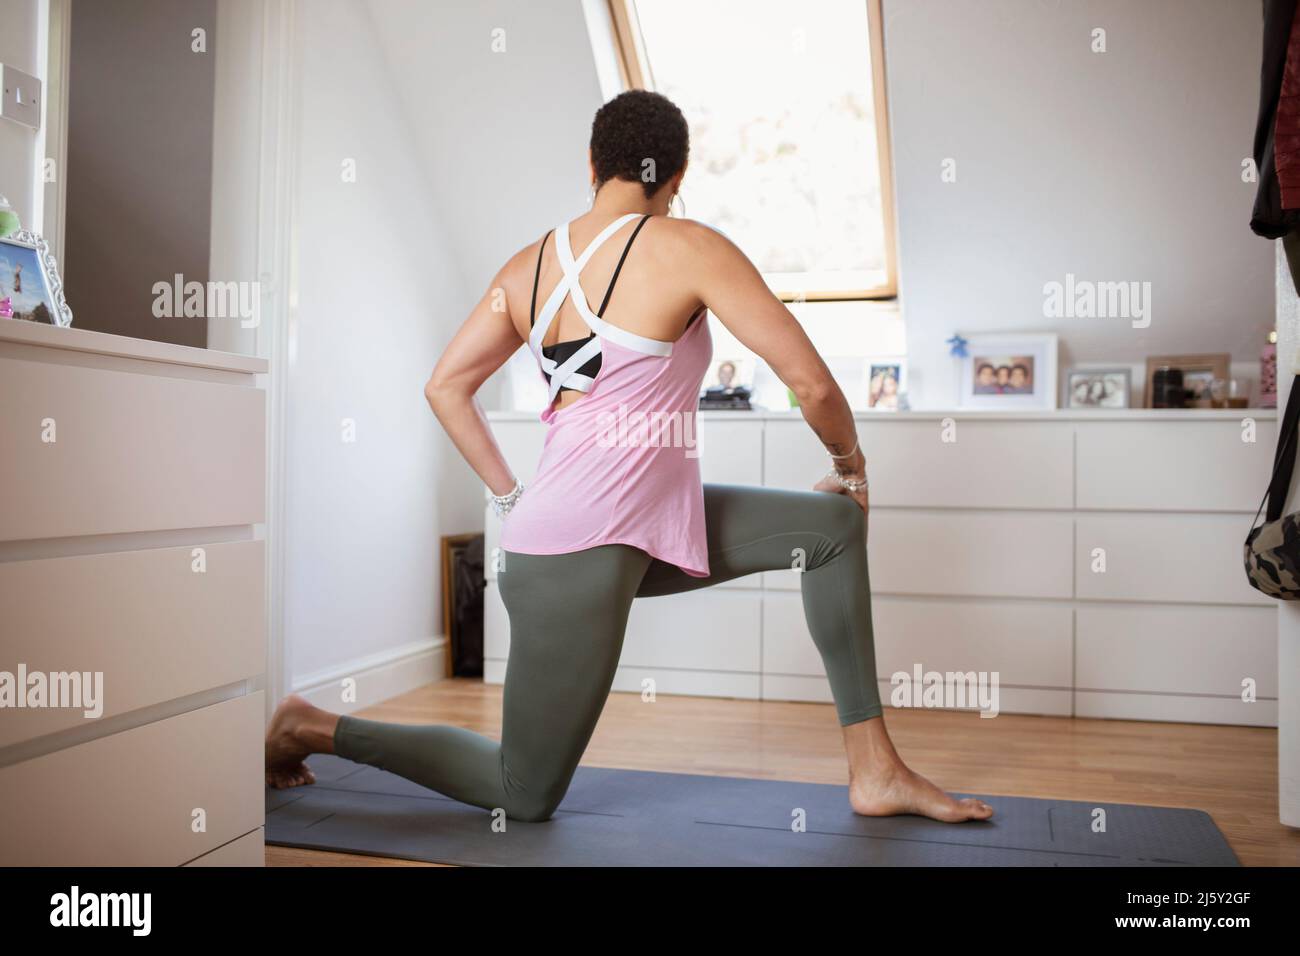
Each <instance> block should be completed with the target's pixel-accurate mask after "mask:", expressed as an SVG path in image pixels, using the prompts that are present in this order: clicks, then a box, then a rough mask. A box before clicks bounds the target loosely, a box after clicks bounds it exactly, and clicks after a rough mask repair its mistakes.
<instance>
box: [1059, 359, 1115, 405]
mask: <svg viewBox="0 0 1300 956" xmlns="http://www.w3.org/2000/svg"><path fill="white" fill-rule="evenodd" d="M1132 394H1133V372H1132V370H1131V369H1129V368H1121V367H1116V368H1072V369H1069V370H1068V371H1067V372H1066V373H1065V396H1064V401H1063V402H1062V403H1061V404H1062V407H1064V408H1075V409H1080V408H1129V407H1130V403H1131V396H1132Z"/></svg>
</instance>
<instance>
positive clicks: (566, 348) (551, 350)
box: [528, 216, 650, 392]
mask: <svg viewBox="0 0 1300 956" xmlns="http://www.w3.org/2000/svg"><path fill="white" fill-rule="evenodd" d="M649 218H650V217H649V216H642V217H641V221H640V222H638V223H637V224H636V228H635V229H633V230H632V235H630V236H628V239H627V245H625V246H624V247H623V254H622V255H621V256H619V257H618V265H616V266H615V267H614V274H613V275H612V276H610V279H609V288H607V289H606V290H605V298H604V299H603V300H601V303H600V308H599V309H597V310H596V316H597V318H602V319H603V318H604V317H605V309H606V307H607V306H608V305H609V297H610V296H611V295H613V294H614V283H615V282H617V281H618V274H619V273H620V272H622V271H623V262H624V261H625V260H626V259H627V253H628V250H629V249H631V248H632V243H633V242H634V241H635V240H636V235H637V233H638V232H640V231H641V227H642V226H644V225H645V224H646V220H648V219H649ZM554 231H555V230H554V229H552V230H551V232H554ZM551 232H548V233H547V234H546V235H545V236H543V237H542V244H541V245H540V246H539V247H538V248H537V271H536V272H535V273H534V274H533V300H532V304H531V305H530V306H529V309H528V327H529V328H530V329H531V328H532V327H533V325H534V323H536V321H537V283H538V281H539V280H540V279H541V277H542V253H543V252H545V251H546V240H547V239H549V238H551ZM595 337H596V333H595V332H592V333H591V334H590V335H588V336H587V337H586V338H585V339H570V340H569V341H567V342H556V343H554V344H552V345H543V346H542V354H543V355H545V356H546V357H547V358H548V359H550V360H551V361H553V362H555V363H556V364H557V365H562V364H563V363H564V362H565V361H567V360H568V359H569V358H570V357H571V356H572V355H573V353H574V352H576V351H578V349H580V348H582V347H583V346H584V345H586V344H587V343H588V342H590V341H591V340H592V339H594V338H595ZM599 371H600V353H599V352H597V353H596V354H595V355H593V356H592V357H591V358H589V359H588V360H587V361H586V362H585V363H583V365H582V366H581V367H580V368H579V369H578V373H579V374H580V375H585V376H587V377H588V378H595V377H596V373H597V372H599ZM543 374H544V375H546V379H547V381H550V378H551V376H550V374H549V373H545V372H543ZM560 391H562V392H565V391H568V392H576V391H580V389H576V388H570V387H569V386H568V385H561V386H560Z"/></svg>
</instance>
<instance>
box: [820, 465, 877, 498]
mask: <svg viewBox="0 0 1300 956" xmlns="http://www.w3.org/2000/svg"><path fill="white" fill-rule="evenodd" d="M826 477H827V478H834V479H835V480H836V481H838V482H839V483H840V487H841V488H843V489H844V490H845V491H851V492H853V493H854V494H856V493H857V492H859V491H866V490H867V488H868V484H867V473H866V472H865V471H864V472H863V473H862V477H861V478H846V477H844V476H843V475H841V474H840V473H839V472H838V471H836V470H835V469H834V468H832V469H831V470H830V471H828V472H826Z"/></svg>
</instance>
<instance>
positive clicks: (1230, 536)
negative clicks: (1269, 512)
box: [1075, 514, 1272, 607]
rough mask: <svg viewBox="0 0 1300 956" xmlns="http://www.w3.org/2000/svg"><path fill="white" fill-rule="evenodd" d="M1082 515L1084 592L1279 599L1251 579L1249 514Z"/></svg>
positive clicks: (1079, 570) (1201, 599)
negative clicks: (1245, 557)
mask: <svg viewBox="0 0 1300 956" xmlns="http://www.w3.org/2000/svg"><path fill="white" fill-rule="evenodd" d="M1076 521H1077V525H1078V527H1077V532H1076V542H1075V547H1076V562H1075V585H1076V588H1077V594H1078V596H1079V597H1080V598H1082V599H1092V600H1109V601H1172V602H1188V603H1193V604H1198V603H1200V604H1255V605H1259V606H1261V607H1265V606H1271V605H1272V601H1271V599H1269V598H1267V597H1265V596H1264V595H1262V594H1260V593H1259V592H1258V591H1256V590H1255V589H1254V588H1252V587H1251V586H1250V585H1249V584H1248V583H1246V572H1245V570H1244V569H1243V567H1242V563H1241V555H1242V551H1241V549H1242V542H1243V541H1245V538H1246V532H1247V530H1248V525H1249V524H1250V518H1249V516H1246V517H1243V516H1241V515H1212V514H1200V515H1188V514H1177V515H1162V514H1112V515H1103V514H1091V515H1082V514H1081V515H1079V516H1078V518H1077V519H1076ZM1098 549H1100V551H1099V552H1098ZM1094 552H1098V553H1096V554H1094ZM1103 556H1104V559H1105V570H1104V571H1102V570H1100V568H1101V567H1102V564H1101V558H1102V557H1103Z"/></svg>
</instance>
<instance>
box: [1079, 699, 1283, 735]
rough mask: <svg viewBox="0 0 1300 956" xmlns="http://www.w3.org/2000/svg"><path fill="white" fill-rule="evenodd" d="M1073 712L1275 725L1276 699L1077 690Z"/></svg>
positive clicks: (1182, 721)
mask: <svg viewBox="0 0 1300 956" xmlns="http://www.w3.org/2000/svg"><path fill="white" fill-rule="evenodd" d="M1074 716H1076V717H1101V718H1106V719H1109V720H1156V721H1172V722H1174V723H1179V724H1237V725H1240V726H1243V727H1276V726H1277V701H1275V700H1262V699H1261V700H1259V701H1256V702H1255V703H1253V704H1247V703H1244V702H1242V701H1241V700H1240V699H1235V698H1229V697H1184V696H1179V695H1177V694H1121V693H1114V692H1105V691H1084V690H1080V691H1075V693H1074Z"/></svg>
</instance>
